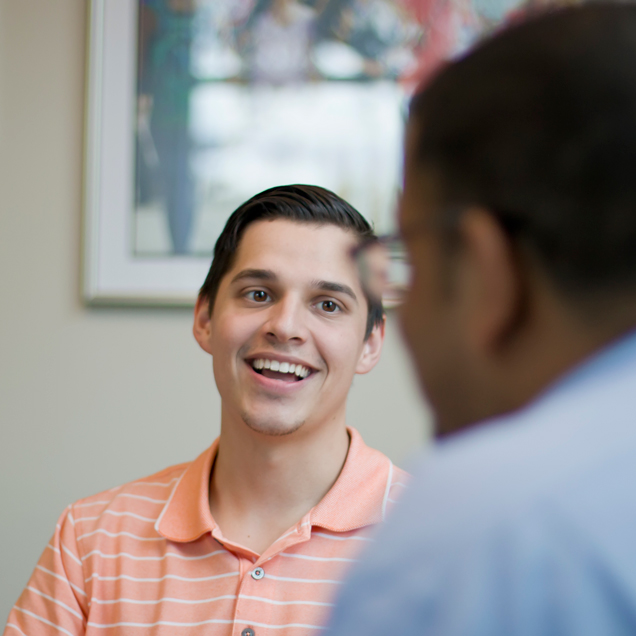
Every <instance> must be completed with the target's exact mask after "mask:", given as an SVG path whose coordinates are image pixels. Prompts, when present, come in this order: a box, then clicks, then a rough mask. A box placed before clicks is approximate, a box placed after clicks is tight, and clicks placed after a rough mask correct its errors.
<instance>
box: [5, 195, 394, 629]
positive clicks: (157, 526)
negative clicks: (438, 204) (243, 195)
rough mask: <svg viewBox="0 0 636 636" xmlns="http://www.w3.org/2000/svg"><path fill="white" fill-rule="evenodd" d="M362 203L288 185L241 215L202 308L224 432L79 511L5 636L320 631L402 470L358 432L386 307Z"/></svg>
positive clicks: (199, 314)
mask: <svg viewBox="0 0 636 636" xmlns="http://www.w3.org/2000/svg"><path fill="white" fill-rule="evenodd" d="M372 236H373V234H372V230H371V228H370V226H369V225H368V223H367V222H366V221H365V220H364V219H363V218H362V217H361V216H360V214H359V213H358V212H357V211H356V210H354V209H353V208H352V207H351V206H350V205H348V204H347V203H346V202H345V201H343V200H342V199H340V198H339V197H337V196H336V195H334V194H333V193H331V192H329V191H327V190H324V189H322V188H318V187H313V186H285V187H279V188H273V189H271V190H268V191H265V192H263V193H261V194H259V195H257V196H255V197H254V198H252V199H250V200H249V201H247V202H246V203H245V204H243V205H242V206H241V207H239V208H238V210H236V211H235V212H234V214H233V215H232V216H231V217H230V219H229V221H228V223H227V225H226V227H225V229H224V231H223V233H222V234H221V236H220V238H219V240H218V242H217V245H216V247H215V253H214V260H213V262H212V266H211V268H210V272H209V274H208V277H207V279H206V281H205V283H204V285H203V287H202V288H201V292H200V295H199V298H198V301H197V304H196V308H195V313H194V329H193V330H194V336H195V338H196V340H197V341H198V343H199V344H200V345H201V347H202V348H203V349H204V350H205V351H206V352H208V353H209V354H210V355H211V356H212V361H213V369H214V377H215V380H216V384H217V387H218V389H219V392H220V394H221V401H222V407H221V434H220V437H219V438H218V439H217V440H216V441H215V442H214V443H213V444H212V446H211V447H210V448H209V449H208V450H206V451H205V452H204V453H203V454H202V455H200V456H199V457H198V458H197V459H196V460H195V461H194V462H192V463H189V464H183V465H180V466H173V467H171V468H168V469H166V470H164V471H162V472H161V473H158V474H156V475H153V476H151V477H148V478H146V479H141V480H139V481H136V482H132V483H130V484H126V485H124V486H122V487H119V488H115V489H113V490H110V491H107V492H106V493H101V494H99V495H96V496H94V497H90V498H88V499H85V500H82V501H80V502H78V503H76V504H74V505H73V506H70V507H69V508H68V509H67V511H66V512H65V513H64V514H63V515H62V517H61V519H60V522H59V524H58V526H57V531H56V533H55V535H54V537H53V539H52V541H51V543H50V544H49V546H47V549H46V550H45V551H44V553H43V555H42V557H41V559H40V561H39V563H38V565H37V567H36V570H35V572H34V574H33V576H32V578H31V580H30V582H29V584H28V586H27V588H26V589H25V591H24V592H23V594H22V596H21V597H20V599H19V600H18V602H17V604H16V606H15V607H14V609H13V611H12V612H11V614H10V616H9V622H8V625H7V629H6V631H5V635H6V636H9V635H13V634H34V633H37V634H49V633H50V634H56V635H59V634H60V633H63V634H72V635H75V634H114V633H136V632H137V631H139V630H144V631H147V630H151V631H152V633H153V634H177V633H187V634H198V633H206V634H210V633H211V634H223V635H230V634H231V635H232V636H239V635H241V636H254V635H255V634H279V635H283V636H284V635H291V634H307V633H314V632H317V631H318V630H320V629H321V628H322V627H321V626H322V624H323V621H324V619H325V616H326V614H327V612H328V610H329V607H330V604H331V599H332V597H333V595H334V594H335V592H336V590H337V588H338V586H339V583H340V580H341V577H342V575H343V572H344V571H345V569H346V568H347V567H348V566H349V565H350V564H351V562H352V561H354V560H355V558H356V554H357V552H358V550H359V549H360V548H361V547H362V546H363V545H364V544H365V543H366V542H367V541H368V532H369V528H370V527H371V526H372V525H373V524H375V523H378V522H380V521H382V520H383V519H384V516H385V513H386V508H387V504H388V502H389V501H390V500H391V499H393V498H395V494H394V493H395V491H399V489H400V487H401V486H402V485H403V482H404V479H403V473H402V471H400V470H399V469H397V468H394V467H393V466H392V464H391V462H390V461H389V460H388V459H387V458H386V457H385V456H384V455H382V454H381V453H379V452H378V451H375V450H372V449H370V448H368V447H367V446H365V445H364V443H363V442H362V439H361V438H360V436H359V434H358V433H357V432H356V431H355V430H354V429H351V428H347V427H346V423H345V407H346V399H347V393H348V391H349V388H350V386H351V382H352V379H353V376H354V375H355V374H357V373H367V372H368V371H370V370H371V369H372V368H373V367H374V365H375V364H376V362H377V361H378V359H379V356H380V351H381V347H382V341H383V337H384V318H383V312H382V307H381V305H380V304H378V303H374V302H370V301H369V300H368V299H367V297H366V296H365V293H364V291H363V289H362V287H361V283H360V280H359V278H358V275H357V272H356V268H355V266H354V264H353V263H352V262H351V258H350V253H351V251H352V249H353V248H354V247H355V246H356V245H357V244H359V243H360V241H363V240H365V239H368V238H370V237H372Z"/></svg>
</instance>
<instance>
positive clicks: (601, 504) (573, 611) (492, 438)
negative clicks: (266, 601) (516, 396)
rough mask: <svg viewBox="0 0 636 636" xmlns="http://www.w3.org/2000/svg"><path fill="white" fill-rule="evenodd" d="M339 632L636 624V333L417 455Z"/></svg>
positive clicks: (579, 629) (604, 628) (355, 576)
mask: <svg viewBox="0 0 636 636" xmlns="http://www.w3.org/2000/svg"><path fill="white" fill-rule="evenodd" d="M333 630H334V632H333V633H334V634H336V635H337V636H345V635H346V636H351V635H352V634H356V635H358V634H360V635H363V636H376V635H377V636H379V635H380V634H382V635H384V636H397V635H399V636H420V635H422V636H427V635H429V634H430V635H435V636H456V635H457V636H459V635H461V636H486V635H488V636H539V635H540V636H557V635H558V636H565V635H568V636H570V635H571V636H586V635H588V634H589V635H592V634H593V635H595V636H621V635H623V634H630V635H634V634H636V335H630V336H629V337H626V338H624V339H622V340H621V341H619V342H617V343H615V344H613V345H612V346H610V347H608V348H606V349H604V350H603V351H601V352H600V353H599V354H598V355H596V356H594V357H593V358H592V359H590V360H588V361H587V362H586V363H584V364H583V365H581V366H580V367H579V368H578V369H575V370H574V371H573V372H571V373H570V374H569V375H568V376H567V377H565V378H564V379H562V380H561V381H559V382H557V383H556V384H555V385H553V386H552V387H551V388H550V389H549V390H548V391H546V392H545V393H543V394H542V395H541V396H539V397H538V398H537V399H536V400H534V401H533V402H532V403H531V404H530V405H528V406H527V407H525V408H524V409H522V410H520V411H517V412H516V413H514V414H512V415H508V416H506V417H502V418H498V419H497V420H493V421H491V422H488V423H485V424H482V425H480V426H478V427H476V428H473V429H470V430H468V431H466V432H464V433H461V434H458V435H456V436H454V437H452V438H449V439H448V441H445V442H441V443H439V444H437V445H436V447H434V449H433V451H432V452H430V453H428V454H427V455H426V456H424V457H422V459H421V462H420V465H419V466H418V467H417V470H416V471H415V474H414V477H413V480H412V482H411V485H410V486H409V488H408V489H407V491H406V493H405V494H404V496H403V498H402V500H401V502H400V503H399V504H398V505H397V506H396V507H395V509H394V511H393V513H392V516H391V518H390V519H389V522H388V524H387V525H386V526H384V527H383V528H382V529H381V530H380V531H379V532H378V534H377V536H376V542H375V544H374V545H373V547H372V548H371V549H369V550H367V552H366V553H365V554H363V555H362V557H361V561H360V563H359V564H358V565H357V566H356V569H354V571H353V573H352V577H351V578H350V579H349V580H348V581H347V583H346V585H345V586H344V590H343V593H342V595H341V596H340V597H339V599H338V604H337V606H336V609H335V612H334V617H333Z"/></svg>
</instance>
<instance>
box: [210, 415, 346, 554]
mask: <svg viewBox="0 0 636 636" xmlns="http://www.w3.org/2000/svg"><path fill="white" fill-rule="evenodd" d="M304 429H305V427H301V429H299V430H298V431H295V432H294V433H291V434H289V435H282V436H273V435H266V434H263V433H258V432H255V431H253V430H251V429H250V428H249V427H248V426H247V425H246V424H245V423H244V422H243V421H241V420H238V421H230V415H229V414H227V413H223V417H222V425H221V436H220V440H219V451H218V454H217V457H216V460H215V463H214V467H213V469H212V476H211V480H210V510H211V512H212V516H213V517H214V520H215V521H216V523H217V524H218V525H219V527H220V529H221V532H222V533H223V536H224V537H225V538H226V539H228V540H229V541H232V542H234V543H237V544H240V545H242V546H244V547H246V548H249V549H250V550H252V551H253V552H255V553H257V554H262V553H263V552H264V551H265V550H266V549H267V548H268V547H269V546H270V545H271V544H272V543H274V541H276V539H278V537H280V536H281V535H282V534H283V533H284V532H285V531H286V530H288V529H289V528H290V527H292V526H293V525H294V524H295V523H297V522H298V521H299V520H300V519H302V517H303V516H304V515H305V514H307V512H309V511H310V510H311V509H312V508H313V507H314V506H315V505H316V504H318V502H319V501H320V500H321V499H322V498H323V497H324V496H325V494H326V493H327V492H328V491H329V489H330V488H331V486H332V485H333V484H334V482H335V481H336V479H337V478H338V475H339V474H340V471H341V470H342V466H343V465H344V462H345V459H346V457H347V452H348V449H349V434H348V433H347V431H346V428H345V425H344V413H343V414H342V415H341V417H340V418H337V419H334V420H332V421H331V422H328V423H327V422H325V423H323V425H318V426H316V425H315V424H312V425H311V427H307V429H306V430H304Z"/></svg>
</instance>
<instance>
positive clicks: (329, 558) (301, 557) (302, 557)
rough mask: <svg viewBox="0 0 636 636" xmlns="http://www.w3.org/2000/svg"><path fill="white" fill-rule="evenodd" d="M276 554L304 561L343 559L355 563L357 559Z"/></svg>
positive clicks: (285, 553)
mask: <svg viewBox="0 0 636 636" xmlns="http://www.w3.org/2000/svg"><path fill="white" fill-rule="evenodd" d="M278 556H282V557H287V558H288V559H305V560H306V561H344V562H346V563H355V562H356V561H357V559H345V558H344V557H342V558H341V557H315V556H308V555H306V554H287V552H281V553H280V554H279V555H278Z"/></svg>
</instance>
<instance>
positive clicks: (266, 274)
mask: <svg viewBox="0 0 636 636" xmlns="http://www.w3.org/2000/svg"><path fill="white" fill-rule="evenodd" d="M244 278H252V279H256V280H270V281H274V280H277V276H276V274H274V272H272V271H271V270H270V269H243V270H241V271H240V272H239V273H238V274H237V275H236V276H235V277H234V278H233V279H232V283H235V282H236V281H239V280H243V279H244Z"/></svg>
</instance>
